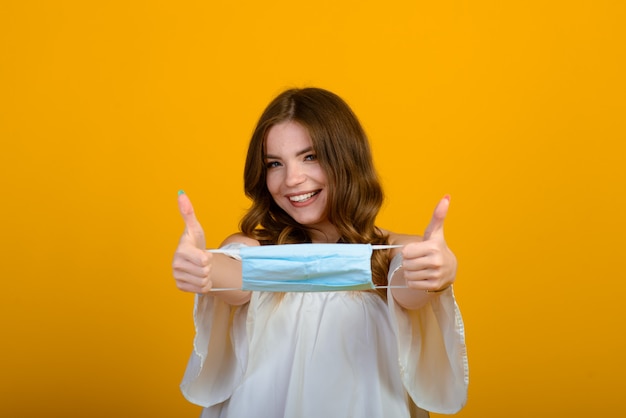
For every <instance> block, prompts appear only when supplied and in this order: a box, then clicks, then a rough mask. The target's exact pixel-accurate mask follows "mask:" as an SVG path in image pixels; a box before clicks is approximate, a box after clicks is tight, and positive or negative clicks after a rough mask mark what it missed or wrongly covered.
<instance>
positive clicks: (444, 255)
mask: <svg viewBox="0 0 626 418" xmlns="http://www.w3.org/2000/svg"><path fill="white" fill-rule="evenodd" d="M449 206H450V197H449V196H445V197H444V198H443V199H441V201H440V202H439V204H438V205H437V207H436V208H435V211H434V212H433V217H432V219H431V221H430V223H429V224H428V227H427V228H426V231H425V232H424V238H423V240H422V241H413V242H410V243H407V244H405V245H404V248H402V258H403V262H402V269H403V270H404V279H405V280H406V284H407V286H408V287H409V288H411V289H419V290H425V291H428V292H437V291H442V290H445V289H447V288H448V287H450V285H451V284H452V283H453V282H454V279H455V277H456V269H457V261H456V257H455V255H454V253H453V252H452V251H451V250H450V249H449V248H448V245H447V244H446V240H445V238H444V234H443V222H444V220H445V219H446V214H447V213H448V208H449Z"/></svg>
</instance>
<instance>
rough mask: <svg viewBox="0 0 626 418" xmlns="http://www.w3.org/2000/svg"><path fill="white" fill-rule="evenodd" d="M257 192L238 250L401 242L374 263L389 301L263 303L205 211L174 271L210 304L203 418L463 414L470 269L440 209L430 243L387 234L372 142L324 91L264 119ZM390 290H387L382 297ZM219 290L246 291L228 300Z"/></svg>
mask: <svg viewBox="0 0 626 418" xmlns="http://www.w3.org/2000/svg"><path fill="white" fill-rule="evenodd" d="M244 183H245V192H246V195H247V196H248V197H249V198H250V199H251V200H252V206H251V208H250V209H249V211H248V212H247V213H246V215H245V216H244V218H243V219H242V222H241V225H240V227H241V231H240V232H239V233H236V234H233V235H231V236H230V237H228V238H226V239H225V240H224V242H223V244H222V246H221V247H222V248H224V249H233V248H241V247H244V246H259V245H281V244H301V243H345V244H357V243H358V244H391V245H398V246H399V247H398V248H393V249H390V250H389V249H388V250H376V251H373V255H372V260H371V270H372V280H373V282H374V284H376V285H377V286H381V288H379V289H378V290H377V291H337V292H290V291H286V292H258V291H254V292H250V291H243V290H238V289H241V287H242V267H241V262H240V260H239V259H238V257H237V256H228V255H225V254H220V253H210V252H207V251H206V248H205V237H204V232H203V229H202V227H201V225H200V223H199V222H198V220H197V219H196V217H195V214H194V211H193V208H192V206H191V202H190V201H189V199H188V197H187V196H186V195H185V194H184V193H183V194H179V208H180V212H181V214H182V216H183V219H184V221H185V226H186V227H185V231H184V233H183V235H182V237H181V239H180V243H179V246H178V248H177V250H176V253H175V255H174V260H173V272H174V277H175V279H176V283H177V286H178V288H179V289H181V290H183V291H188V292H194V293H196V301H195V310H194V319H195V324H196V337H195V341H194V351H193V353H192V356H191V359H190V361H189V364H188V367H187V371H186V373H185V376H184V378H183V382H182V384H181V388H182V391H183V393H184V395H185V396H186V397H187V399H188V400H190V401H191V402H193V403H196V404H198V405H201V406H203V407H204V409H203V413H202V416H203V417H251V416H259V417H409V416H428V413H427V412H426V411H434V412H438V413H454V412H457V411H458V410H459V409H461V408H462V406H463V405H464V404H465V401H466V396H467V384H468V368H467V356H466V350H465V341H464V328H463V322H462V319H461V316H460V312H459V309H458V306H457V304H456V302H455V298H454V294H453V290H452V283H453V282H454V280H455V276H456V267H457V262H456V258H455V256H454V254H453V253H452V252H451V251H450V249H449V248H448V247H447V245H446V242H445V239H444V234H443V222H444V219H445V216H446V213H447V210H448V206H449V198H448V197H445V198H444V199H442V200H441V202H439V204H438V205H437V207H436V208H435V211H434V213H433V218H432V220H431V222H430V224H429V225H428V227H427V228H426V232H425V234H424V236H423V237H419V236H413V235H403V234H398V233H394V232H391V231H386V230H384V229H381V228H379V227H377V226H376V224H375V220H376V216H377V214H378V211H379V209H380V207H381V204H382V201H383V193H382V189H381V186H380V183H379V181H378V178H377V175H376V171H375V169H374V165H373V162H372V156H371V152H370V147H369V144H368V140H367V137H366V135H365V133H364V131H363V129H362V127H361V125H360V123H359V122H358V120H357V118H356V116H355V115H354V114H353V112H352V111H351V109H350V108H349V107H348V105H347V104H346V103H345V102H344V101H343V100H342V99H341V98H339V97H338V96H337V95H335V94H333V93H331V92H329V91H326V90H322V89H317V88H306V89H292V90H287V91H285V92H283V93H282V94H280V95H279V96H278V97H276V98H275V99H274V100H273V101H272V102H271V103H270V104H269V106H268V107H267V108H266V109H265V111H264V113H263V114H262V116H261V118H260V120H259V122H258V124H257V126H256V129H255V131H254V134H253V136H252V139H251V141H250V145H249V148H248V155H247V158H246V164H245V172H244ZM382 286H387V288H386V289H385V290H382V289H383V288H382ZM218 289H233V290H224V291H219V292H217V291H214V290H218Z"/></svg>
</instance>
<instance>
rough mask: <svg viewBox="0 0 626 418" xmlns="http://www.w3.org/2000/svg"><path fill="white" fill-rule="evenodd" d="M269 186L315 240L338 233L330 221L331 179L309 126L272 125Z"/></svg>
mask: <svg viewBox="0 0 626 418" xmlns="http://www.w3.org/2000/svg"><path fill="white" fill-rule="evenodd" d="M264 159H265V165H266V167H267V178H266V182H267V188H268V190H269V192H270V194H271V195H272V198H273V199H274V201H275V202H276V204H277V205H278V206H280V207H281V208H282V209H283V210H284V211H285V212H286V213H287V214H288V215H289V216H291V217H292V218H293V219H294V220H295V221H296V222H298V223H299V224H301V225H303V226H306V227H308V228H310V229H311V234H312V237H313V241H314V242H316V241H319V242H335V241H336V240H337V239H338V238H339V237H338V234H337V231H336V229H335V227H334V226H333V225H332V224H331V223H330V222H329V221H328V218H327V216H326V205H327V201H328V200H327V198H328V183H327V178H326V173H324V171H323V170H322V167H321V166H320V164H319V162H318V161H317V155H316V154H315V151H314V150H313V144H312V142H311V138H310V136H309V133H308V132H307V130H306V129H305V128H304V127H303V126H302V125H300V124H299V123H297V122H283V123H279V124H277V125H274V126H273V127H272V128H270V130H269V132H268V134H267V138H266V140H265V155H264Z"/></svg>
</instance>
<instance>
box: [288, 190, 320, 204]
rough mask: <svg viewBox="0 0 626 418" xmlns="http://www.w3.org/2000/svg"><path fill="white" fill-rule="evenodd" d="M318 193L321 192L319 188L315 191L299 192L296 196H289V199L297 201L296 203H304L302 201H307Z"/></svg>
mask: <svg viewBox="0 0 626 418" xmlns="http://www.w3.org/2000/svg"><path fill="white" fill-rule="evenodd" d="M318 193H319V190H318V191H315V192H310V193H303V194H299V195H296V196H289V200H291V201H292V202H296V203H302V202H306V201H307V200H309V199H310V198H312V197H313V196H315V195H316V194H318Z"/></svg>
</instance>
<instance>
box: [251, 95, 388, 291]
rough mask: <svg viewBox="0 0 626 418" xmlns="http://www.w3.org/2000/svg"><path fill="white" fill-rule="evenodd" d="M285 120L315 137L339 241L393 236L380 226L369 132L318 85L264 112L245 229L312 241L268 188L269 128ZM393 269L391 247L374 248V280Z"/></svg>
mask: <svg viewBox="0 0 626 418" xmlns="http://www.w3.org/2000/svg"><path fill="white" fill-rule="evenodd" d="M283 122H297V123H299V124H300V125H302V126H303V127H304V128H306V129H307V131H308V133H309V135H310V137H311V142H312V145H313V149H314V150H315V152H316V154H317V159H318V161H319V164H320V166H321V167H322V169H323V170H324V172H325V173H326V176H327V179H328V207H327V208H326V211H327V216H328V220H329V221H330V222H331V223H332V224H333V225H334V226H335V227H336V228H337V230H338V232H339V234H340V237H341V239H340V242H344V243H370V244H386V243H387V242H388V237H387V236H386V235H385V234H383V232H382V231H381V230H380V229H379V228H377V227H376V225H375V221H376V216H377V215H378V212H379V210H380V207H381V205H382V203H383V198H384V196H383V190H382V187H381V185H380V182H379V180H378V175H377V174H376V170H375V168H374V163H373V161H372V154H371V150H370V146H369V141H368V139H367V136H366V134H365V131H364V130H363V128H362V126H361V124H360V123H359V121H358V119H357V117H356V115H355V114H354V113H353V112H352V110H351V109H350V107H349V106H348V104H347V103H346V102H345V101H344V100H343V99H341V98H340V97H339V96H337V95H336V94H334V93H332V92H330V91H327V90H323V89H319V88H304V89H290V90H287V91H285V92H283V93H281V94H280V95H278V96H277V97H276V98H275V99H274V100H273V101H272V102H271V103H270V104H269V105H268V106H267V108H266V109H265V111H264V112H263V114H262V115H261V118H260V119H259V121H258V123H257V125H256V128H255V130H254V133H253V135H252V139H251V140H250V144H249V147H248V154H247V157H246V164H245V169H244V188H245V193H246V195H247V196H248V197H249V198H250V199H251V200H252V206H251V207H250V209H249V210H248V212H247V213H246V214H245V215H244V217H243V218H242V220H241V223H240V228H241V231H242V232H243V233H244V234H246V235H247V236H250V237H253V238H255V239H257V240H259V241H260V242H261V243H262V244H264V245H266V244H287V243H303V242H310V241H311V237H310V233H309V230H307V228H306V227H304V226H303V225H300V224H299V223H297V222H296V221H295V220H294V219H293V218H291V216H289V215H288V214H287V213H286V212H284V211H283V210H282V209H281V208H280V207H279V206H278V205H277V204H276V203H275V202H274V199H273V198H272V196H271V194H270V192H269V190H268V189H267V183H266V174H267V167H266V165H265V161H264V147H265V140H266V137H267V134H268V132H269V130H270V128H271V127H272V126H274V125H277V124H279V123H283ZM388 268H389V255H388V251H381V250H378V251H374V253H373V255H372V279H373V281H374V283H375V284H377V285H386V283H387V271H388ZM381 294H382V292H381Z"/></svg>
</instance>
